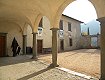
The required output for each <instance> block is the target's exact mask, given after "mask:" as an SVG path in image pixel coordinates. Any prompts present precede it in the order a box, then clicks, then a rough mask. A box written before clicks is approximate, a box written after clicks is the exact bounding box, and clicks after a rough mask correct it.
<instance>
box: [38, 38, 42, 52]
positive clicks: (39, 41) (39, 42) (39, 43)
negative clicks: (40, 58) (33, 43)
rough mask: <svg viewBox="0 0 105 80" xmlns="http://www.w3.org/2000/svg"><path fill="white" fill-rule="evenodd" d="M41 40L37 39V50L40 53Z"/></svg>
mask: <svg viewBox="0 0 105 80" xmlns="http://www.w3.org/2000/svg"><path fill="white" fill-rule="evenodd" d="M42 48H43V40H37V52H38V53H42Z"/></svg>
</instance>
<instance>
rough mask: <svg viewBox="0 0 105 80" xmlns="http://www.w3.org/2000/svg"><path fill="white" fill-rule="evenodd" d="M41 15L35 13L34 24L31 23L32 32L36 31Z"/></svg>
mask: <svg viewBox="0 0 105 80" xmlns="http://www.w3.org/2000/svg"><path fill="white" fill-rule="evenodd" d="M42 17H43V16H42V14H38V15H37V17H36V19H35V22H34V24H32V27H33V32H37V30H38V25H39V22H40V20H41V18H42Z"/></svg>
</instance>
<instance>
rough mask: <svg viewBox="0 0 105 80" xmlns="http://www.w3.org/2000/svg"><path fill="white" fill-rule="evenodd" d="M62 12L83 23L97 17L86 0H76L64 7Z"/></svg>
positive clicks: (92, 7)
mask: <svg viewBox="0 0 105 80" xmlns="http://www.w3.org/2000/svg"><path fill="white" fill-rule="evenodd" d="M63 14H65V15H67V16H70V17H73V18H75V19H77V20H80V21H83V22H85V23H88V22H90V21H92V20H93V19H97V14H96V11H95V8H94V6H93V5H92V3H91V2H90V1H88V0H76V1H74V2H72V3H71V4H69V5H68V6H67V7H66V8H65V10H64V11H63Z"/></svg>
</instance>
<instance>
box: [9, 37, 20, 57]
mask: <svg viewBox="0 0 105 80" xmlns="http://www.w3.org/2000/svg"><path fill="white" fill-rule="evenodd" d="M18 46H19V45H18V43H17V41H16V39H15V37H14V39H13V41H12V45H11V48H12V51H13V57H15V56H16V50H17V47H18Z"/></svg>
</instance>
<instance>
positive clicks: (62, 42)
mask: <svg viewBox="0 0 105 80" xmlns="http://www.w3.org/2000/svg"><path fill="white" fill-rule="evenodd" d="M60 49H61V50H64V40H60Z"/></svg>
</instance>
